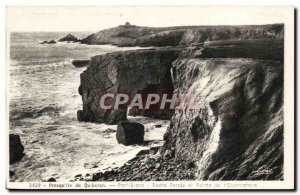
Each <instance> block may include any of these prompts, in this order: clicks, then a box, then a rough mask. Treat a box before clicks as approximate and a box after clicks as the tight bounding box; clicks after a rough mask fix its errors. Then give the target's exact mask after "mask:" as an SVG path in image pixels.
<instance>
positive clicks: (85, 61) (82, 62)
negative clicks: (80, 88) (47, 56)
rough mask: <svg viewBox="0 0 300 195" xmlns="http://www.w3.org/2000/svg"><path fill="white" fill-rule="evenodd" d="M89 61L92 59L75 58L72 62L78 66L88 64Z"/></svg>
mask: <svg viewBox="0 0 300 195" xmlns="http://www.w3.org/2000/svg"><path fill="white" fill-rule="evenodd" d="M89 63H90V60H73V61H72V64H73V65H74V66H75V67H77V68H80V67H85V66H88V65H89Z"/></svg>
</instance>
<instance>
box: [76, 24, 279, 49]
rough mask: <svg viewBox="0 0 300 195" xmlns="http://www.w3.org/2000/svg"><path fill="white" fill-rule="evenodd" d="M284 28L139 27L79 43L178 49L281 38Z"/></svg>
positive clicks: (108, 32) (109, 31) (97, 35)
mask: <svg viewBox="0 0 300 195" xmlns="http://www.w3.org/2000/svg"><path fill="white" fill-rule="evenodd" d="M283 29H284V28H283V25H282V24H272V25H260V26H257V25H251V26H178V27H161V28H152V27H140V26H134V25H129V26H127V25H121V26H118V27H115V28H110V29H105V30H102V31H99V32H97V33H94V34H92V35H90V36H88V37H86V38H85V39H83V40H81V42H82V43H85V44H96V45H97V44H113V45H118V46H141V47H147V46H178V45H190V44H197V43H202V42H205V41H217V40H230V39H236V40H254V39H278V38H283V32H284V31H283Z"/></svg>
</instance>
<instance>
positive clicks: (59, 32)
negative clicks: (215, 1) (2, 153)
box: [6, 6, 295, 190]
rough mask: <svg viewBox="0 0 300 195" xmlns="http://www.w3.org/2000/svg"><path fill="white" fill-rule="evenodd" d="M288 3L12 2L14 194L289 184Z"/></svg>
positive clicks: (10, 169)
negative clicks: (262, 4) (235, 4)
mask: <svg viewBox="0 0 300 195" xmlns="http://www.w3.org/2000/svg"><path fill="white" fill-rule="evenodd" d="M294 12H295V10H294V8H293V7H289V6H281V7H280V6H279V7H268V6H266V7H226V6H224V7H201V6H198V7H197V6H193V7H189V6H182V7H180V6H177V7H172V6H160V7H159V6H152V7H151V6H142V7H139V6H115V7H114V6H8V7H7V8H6V26H7V28H6V104H7V105H6V109H7V111H6V114H7V125H6V127H7V131H6V132H7V134H6V135H7V140H8V142H7V170H6V171H7V184H6V185H7V188H8V189H32V190H33V189H55V190H57V189H85V190H90V189H93V190H95V189H97V190H107V189H117V190H126V189H127V190H133V189H140V190H143V189H154V190H155V189H161V190H164V189H165V190H172V189H173V190H174V189H185V190H192V189H200V190H201V189H211V190H224V189H225V190H226V189H240V190H249V189H254V190H255V189H257V190H259V189H268V190H272V189H294V175H295V173H294V170H295V167H294V166H295V165H294V160H295V159H294V133H295V132H294V131H295V129H294Z"/></svg>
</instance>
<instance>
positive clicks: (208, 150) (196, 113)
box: [161, 58, 283, 180]
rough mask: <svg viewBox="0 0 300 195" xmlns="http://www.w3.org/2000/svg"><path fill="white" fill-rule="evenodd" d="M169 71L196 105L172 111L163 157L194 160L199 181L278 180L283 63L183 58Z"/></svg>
mask: <svg viewBox="0 0 300 195" xmlns="http://www.w3.org/2000/svg"><path fill="white" fill-rule="evenodd" d="M172 73H173V74H172V76H173V79H174V80H173V82H174V88H175V89H174V91H176V92H179V93H188V94H196V96H197V105H198V106H199V108H197V109H182V110H176V112H175V114H174V116H173V118H172V120H171V124H170V126H169V128H168V130H167V132H166V134H165V136H164V139H165V141H166V142H165V144H164V146H163V148H162V149H161V153H162V155H163V156H165V155H166V154H172V155H171V156H169V157H171V158H172V157H174V158H175V159H176V160H188V161H191V162H195V163H196V164H197V169H198V171H197V178H198V179H200V180H207V179H209V180H220V179H221V180H235V179H239V180H243V179H246V180H257V179H258V180H260V179H266V180H268V179H269V180H274V179H282V177H283V174H282V168H283V167H282V166H283V64H282V62H280V61H275V60H273V61H270V60H256V59H241V58H239V59H222V58H213V59H196V58H188V59H187V58H183V59H178V60H176V61H175V62H174V63H173V67H172Z"/></svg>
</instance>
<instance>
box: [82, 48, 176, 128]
mask: <svg viewBox="0 0 300 195" xmlns="http://www.w3.org/2000/svg"><path fill="white" fill-rule="evenodd" d="M178 53H179V52H178V50H177V49H153V50H137V51H126V52H116V53H109V54H105V55H99V56H95V57H93V58H92V59H91V61H90V66H89V67H88V68H87V70H85V71H84V72H83V73H82V74H81V78H80V80H81V83H80V87H79V93H80V94H81V96H82V101H83V110H80V111H78V119H79V120H80V121H90V122H99V123H102V122H105V123H108V124H113V123H116V122H118V121H120V120H124V119H126V112H127V106H128V105H124V106H122V107H120V109H118V110H114V109H107V110H104V109H101V108H100V98H101V97H102V95H103V94H107V93H112V94H117V93H123V94H127V95H129V96H130V97H133V96H134V95H135V94H136V93H140V94H143V93H144V94H145V95H146V94H147V93H148V92H151V93H162V92H165V93H172V91H173V85H172V80H171V75H170V71H169V70H170V68H171V66H172V62H173V61H174V60H175V59H176V58H177V57H178ZM112 101H113V100H112ZM173 112H174V111H172V110H169V111H161V112H154V113H153V112H151V110H150V111H149V110H138V111H137V113H136V114H139V115H145V116H151V117H155V118H170V116H172V114H173Z"/></svg>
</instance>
